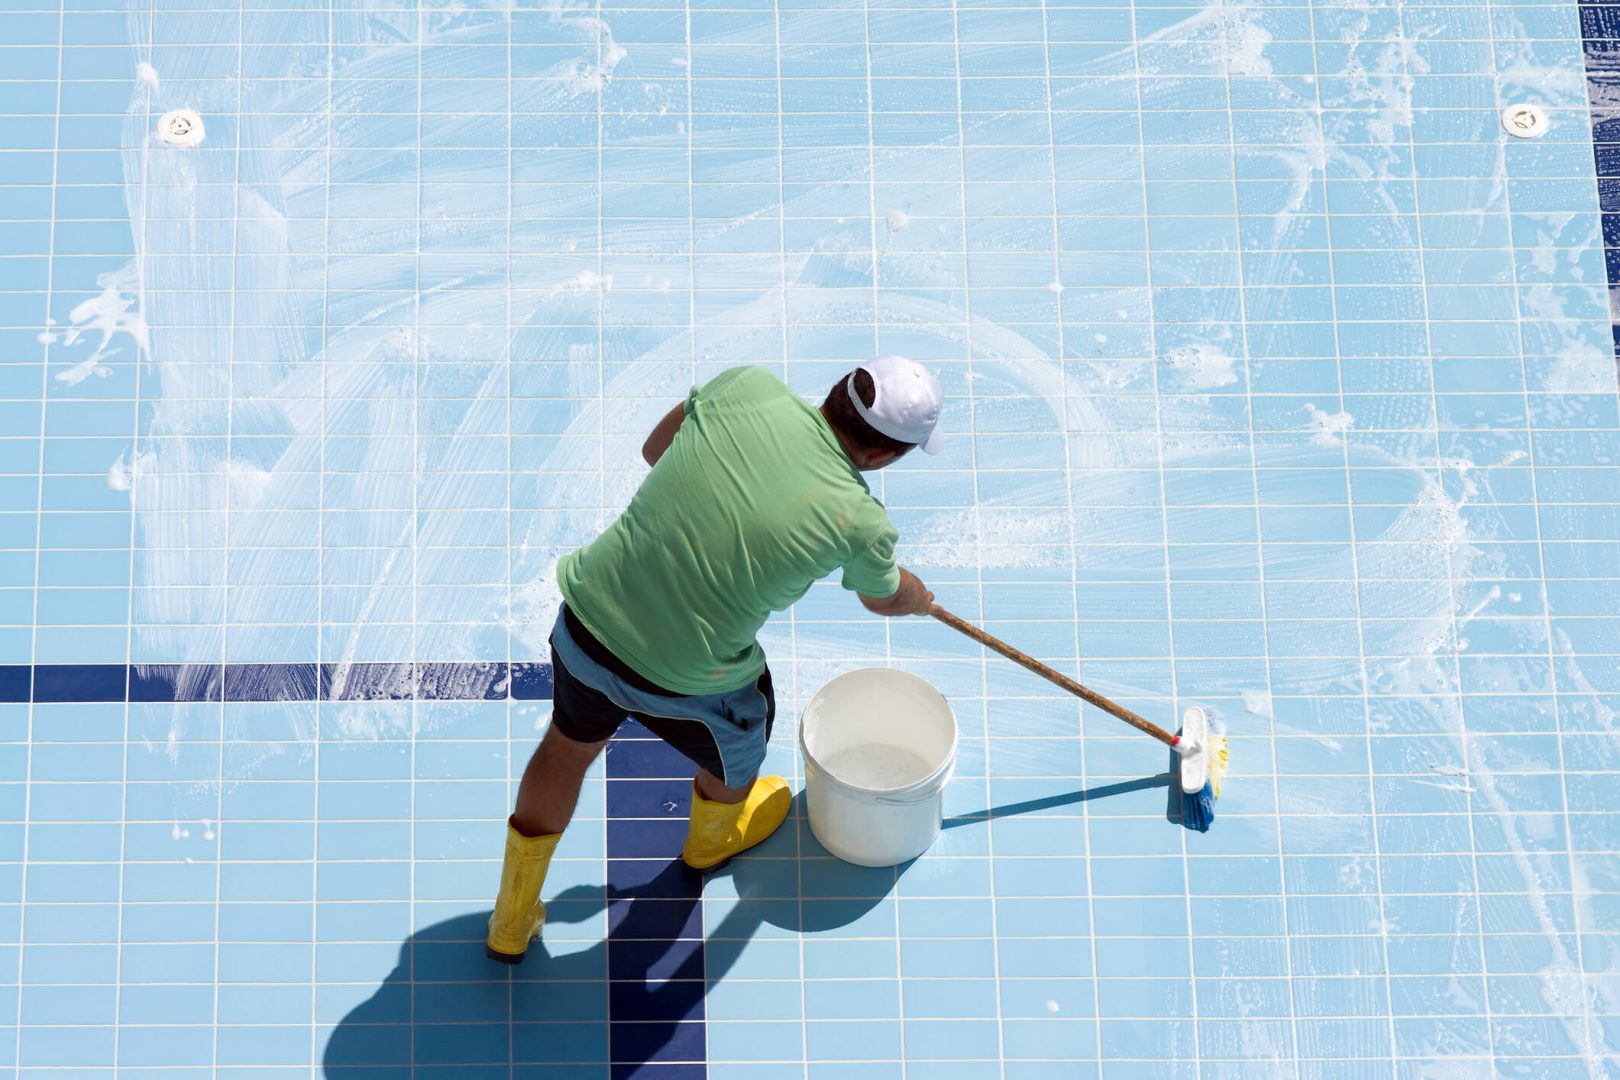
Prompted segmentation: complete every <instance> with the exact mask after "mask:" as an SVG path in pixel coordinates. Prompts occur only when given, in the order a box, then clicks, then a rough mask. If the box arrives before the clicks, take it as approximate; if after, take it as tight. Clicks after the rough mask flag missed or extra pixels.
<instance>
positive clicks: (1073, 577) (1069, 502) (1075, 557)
mask: <svg viewBox="0 0 1620 1080" xmlns="http://www.w3.org/2000/svg"><path fill="white" fill-rule="evenodd" d="M1050 34H1051V11H1050V8H1049V7H1048V4H1047V0H1041V39H1042V40H1041V58H1042V60H1043V62H1044V66H1043V70H1042V75H1043V77H1044V78H1045V81H1046V153H1047V155H1048V157H1049V159H1050V160H1049V162H1048V164H1049V165H1050V166H1051V183H1050V185H1049V186H1048V194H1049V196H1050V198H1051V200H1052V281H1053V283H1054V284H1056V285H1057V289H1056V290H1055V291H1054V297H1053V300H1052V306H1053V318H1054V319H1055V320H1056V324H1057V335H1058V355H1057V363H1058V366H1059V368H1060V370H1061V369H1063V368H1066V367H1067V365H1068V360H1069V349H1068V343H1067V337H1066V335H1065V333H1064V326H1065V324H1066V323H1067V320H1066V319H1065V318H1064V314H1063V288H1064V285H1063V259H1062V248H1063V240H1062V227H1061V223H1060V218H1061V214H1060V212H1059V200H1058V164H1057V158H1058V154H1057V121H1056V120H1055V118H1054V117H1053V115H1052V42H1051V37H1050ZM963 242H964V244H965V243H966V237H965V236H964V237H963ZM1069 391H1070V385H1069V381H1068V376H1067V372H1065V374H1064V379H1063V405H1062V407H1063V415H1062V416H1061V417H1060V418H1059V425H1060V427H1061V429H1062V432H1063V434H1061V435H1060V436H1059V438H1061V440H1062V443H1063V495H1064V508H1065V510H1066V515H1065V516H1066V518H1067V520H1068V533H1069V603H1070V611H1071V615H1072V621H1073V623H1074V656H1075V678H1076V679H1080V680H1084V679H1085V677H1086V673H1085V651H1084V650H1083V649H1082V648H1081V645H1080V566H1079V560H1080V554H1079V551H1080V541H1079V537H1078V536H1077V534H1076V531H1075V525H1074V483H1075V469H1074V462H1073V460H1072V457H1071V448H1070V439H1069V436H1068V430H1069ZM981 614H982V612H981ZM1059 621H1061V620H1059ZM988 692H989V688H988V687H986V693H987V694H988ZM1085 717H1086V713H1085V708H1084V707H1083V706H1078V705H1077V706H1074V718H1075V726H1076V735H1077V737H1078V738H1079V741H1080V787H1081V790H1083V791H1089V790H1091V771H1090V769H1091V761H1090V755H1089V754H1088V753H1086V718H1085ZM988 741H989V733H988V731H986V744H987V746H988ZM989 771H990V770H989V768H988V764H987V766H986V769H985V772H986V774H987V775H988V773H989ZM986 783H987V784H988V780H987V781H986ZM1080 807H1081V810H1082V814H1081V817H1082V819H1083V821H1084V826H1083V828H1084V833H1083V836H1084V841H1085V859H1086V874H1087V878H1088V880H1089V878H1090V873H1091V806H1090V803H1089V802H1087V803H1082V804H1080ZM1086 914H1087V917H1088V918H1089V919H1090V920H1091V926H1090V935H1089V939H1090V953H1091V1008H1092V1013H1093V1016H1092V1038H1094V1039H1095V1040H1096V1042H1097V1044H1096V1046H1095V1047H1094V1048H1093V1050H1094V1053H1093V1057H1095V1059H1096V1061H1097V1068H1098V1069H1099V1070H1101V1069H1102V1061H1103V1057H1102V1045H1103V1027H1102V1013H1103V1010H1102V1004H1101V1002H1102V981H1101V978H1102V977H1101V974H1100V972H1099V969H1098V963H1097V900H1096V897H1095V896H1094V895H1092V893H1091V890H1090V889H1089V888H1088V889H1087V890H1086Z"/></svg>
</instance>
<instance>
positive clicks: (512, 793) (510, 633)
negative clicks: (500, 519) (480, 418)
mask: <svg viewBox="0 0 1620 1080" xmlns="http://www.w3.org/2000/svg"><path fill="white" fill-rule="evenodd" d="M515 11H516V6H515V5H511V6H508V7H507V9H506V11H505V12H504V14H505V16H506V289H505V292H506V296H505V305H504V316H503V318H502V323H503V324H504V329H505V331H506V338H505V342H506V343H505V346H504V348H505V351H506V372H505V379H506V478H507V479H506V484H507V487H506V602H505V604H504V605H503V606H502V611H503V614H504V615H505V617H504V618H503V619H502V620H501V628H502V631H503V633H504V635H505V637H506V645H505V648H504V649H502V652H503V653H504V654H505V656H506V685H507V694H508V697H507V700H506V702H505V703H504V707H503V709H502V717H501V736H502V738H501V745H502V749H503V751H504V753H503V755H502V761H503V763H504V769H505V771H504V772H503V773H502V776H503V777H504V778H505V780H506V790H507V799H506V805H507V806H513V805H515V803H516V802H517V790H516V788H515V787H514V785H513V783H512V765H513V762H512V728H513V722H514V721H515V720H516V719H517V717H519V716H522V715H524V711H523V709H522V708H521V707H520V706H519V705H518V704H517V702H515V701H513V700H512V699H511V697H510V694H511V688H512V680H513V678H514V676H513V674H512V672H513V665H514V664H516V663H517V656H516V655H515V652H516V650H514V649H513V648H512V639H513V637H514V636H515V635H516V625H517V624H516V622H515V621H514V619H513V617H512V615H513V611H512V607H513V605H512V592H513V582H512V541H513V536H512V486H511V485H512V365H513V363H514V361H515V360H516V351H515V350H514V349H513V347H512V343H513V340H514V338H515V335H516V333H517V328H516V327H514V326H513V325H512V176H513V166H512V143H513V141H514V140H513V138H512V126H513V119H512V117H513V112H512V38H513V37H514V36H515V34H516V27H515V26H514V25H513V22H512V16H513V14H514V13H515ZM526 659H527V658H526ZM536 659H538V658H536ZM525 748H527V744H525ZM527 765H528V762H527V760H525V762H524V766H525V768H527ZM496 836H500V837H502V838H503V839H502V851H503V854H504V851H505V843H504V836H505V829H502V830H500V831H499V832H496V831H494V830H491V831H490V838H491V839H494V838H495V837H496ZM497 887H498V883H497ZM541 900H542V902H543V901H544V897H542V898H541ZM493 903H494V902H493V901H491V905H492V906H493ZM506 1020H507V1028H506V1060H507V1066H506V1076H507V1080H517V1068H516V1066H515V1064H514V1063H515V1062H516V1061H517V1038H516V1036H517V1025H516V1020H517V978H516V973H514V972H508V973H507V979H506Z"/></svg>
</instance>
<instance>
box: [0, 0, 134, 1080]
mask: <svg viewBox="0 0 1620 1080" xmlns="http://www.w3.org/2000/svg"><path fill="white" fill-rule="evenodd" d="M66 41H67V0H61V6H60V7H59V8H58V10H57V21H56V117H55V120H54V126H53V129H52V135H51V149H52V153H51V220H50V236H49V240H48V241H47V245H46V246H47V253H46V258H45V313H44V317H45V318H46V319H49V318H51V317H52V316H51V306H52V303H53V302H54V300H55V299H56V275H55V271H56V197H57V194H58V191H59V187H58V180H59V179H60V177H61V174H62V62H63V55H64V53H65V51H66V50H65V45H66ZM42 322H43V320H42ZM50 329H51V324H50V323H45V324H44V325H43V326H42V327H41V330H42V331H49V330H50ZM55 341H56V337H55V334H54V333H52V334H51V336H50V337H49V338H47V339H46V340H45V342H44V343H43V347H42V348H41V350H40V361H39V380H40V386H39V462H38V464H39V483H38V485H37V486H36V487H35V489H34V494H35V500H34V506H35V517H34V595H33V597H32V600H33V618H32V620H31V622H32V624H33V625H32V626H31V628H30V629H29V637H28V654H29V658H30V660H31V661H32V663H33V664H34V665H36V666H37V665H38V664H39V592H40V571H41V566H42V564H43V563H44V552H43V540H44V530H45V418H46V417H47V416H49V415H50V397H51V395H50V389H51V346H52V345H53V344H55ZM137 422H139V418H138V417H137ZM33 685H34V673H33V672H32V671H30V672H29V676H28V687H29V694H28V701H29V704H28V728H27V740H28V752H27V753H28V758H27V762H26V764H25V766H24V768H23V820H22V828H23V834H22V855H21V858H22V875H21V877H22V881H21V883H20V884H19V886H18V896H17V904H18V912H17V978H16V984H17V986H18V987H19V988H20V987H21V986H22V984H23V972H24V971H25V969H26V965H27V959H28V876H29V875H28V867H29V861H28V857H29V855H30V853H31V848H32V845H31V844H30V843H29V837H30V836H31V835H32V834H33V831H34V721H35V720H36V719H38V713H39V707H38V706H37V705H34V704H33V700H34V694H33ZM121 865H122V864H120V866H121ZM120 873H122V871H120ZM120 951H122V950H120ZM16 1016H17V1022H16V1026H15V1027H14V1028H13V1030H15V1031H16V1033H17V1039H16V1043H15V1046H14V1048H13V1054H14V1056H13V1060H14V1062H15V1064H16V1065H18V1066H21V1064H22V1030H23V1026H22V1022H23V1012H22V994H21V992H20V991H19V993H18V994H17V1013H16Z"/></svg>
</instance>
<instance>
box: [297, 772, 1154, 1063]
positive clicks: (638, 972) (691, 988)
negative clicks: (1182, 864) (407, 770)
mask: <svg viewBox="0 0 1620 1080" xmlns="http://www.w3.org/2000/svg"><path fill="white" fill-rule="evenodd" d="M1161 786H1162V787H1172V785H1171V777H1170V776H1169V775H1159V776H1154V777H1148V778H1144V779H1141V780H1133V781H1129V782H1126V783H1121V784H1113V785H1108V786H1104V787H1097V788H1091V789H1089V790H1083V791H1075V792H1071V793H1066V794H1062V795H1056V796H1052V797H1049V798H1044V799H1035V800H1030V801H1028V802H1022V803H1012V804H1008V805H1005V806H999V807H993V808H990V809H987V810H984V811H980V812H978V813H973V814H965V815H961V816H959V817H953V818H949V819H947V820H946V821H945V822H944V828H946V829H954V828H962V827H965V826H970V825H976V824H985V823H987V822H988V821H990V820H991V819H993V818H999V817H1007V816H1011V815H1014V814H1019V813H1032V812H1039V811H1042V810H1049V809H1054V808H1057V807H1060V806H1064V805H1069V804H1073V803H1080V802H1089V801H1092V800H1094V799H1098V798H1103V797H1106V796H1109V795H1119V794H1124V793H1127V792H1132V791H1140V790H1143V789H1147V788H1154V787H1161ZM803 806H804V802H803V794H802V793H801V794H800V795H799V797H798V798H797V799H796V800H795V804H794V811H793V815H792V816H791V817H789V819H788V822H787V826H785V827H784V828H783V829H782V830H781V831H780V832H779V833H777V835H776V836H774V837H772V838H771V839H770V840H768V841H767V842H766V843H765V844H762V845H761V846H760V847H759V848H758V849H756V850H755V852H752V853H750V854H749V855H747V856H743V857H739V858H738V859H736V860H735V861H733V863H732V864H731V868H730V869H729V870H725V871H721V873H722V874H727V873H729V874H730V875H731V878H732V882H733V885H734V886H735V889H736V893H737V901H736V903H735V904H734V906H732V907H731V909H730V910H729V911H728V912H727V913H726V915H725V917H724V918H723V919H722V920H721V921H720V922H719V924H718V925H716V926H714V927H712V928H711V929H710V930H709V933H708V935H707V937H706V938H705V937H704V935H703V916H702V911H701V904H702V898H701V892H702V882H701V881H700V880H699V879H698V875H697V874H696V873H695V872H694V871H692V870H689V869H688V868H687V867H686V865H685V864H684V863H682V862H681V861H680V860H679V859H678V858H677V859H674V860H672V861H671V862H669V863H661V862H658V861H656V860H637V861H636V863H635V865H636V866H640V867H645V869H646V876H645V879H644V880H640V881H637V882H636V883H635V884H633V885H630V886H628V887H620V888H617V889H608V888H603V887H601V886H576V887H574V888H571V889H568V890H566V891H565V892H563V893H562V894H560V895H558V896H557V897H556V898H554V899H552V900H549V901H547V904H546V910H547V919H546V922H547V925H548V926H553V927H555V926H558V925H566V924H569V923H581V922H585V921H587V920H591V919H594V918H596V917H597V916H599V915H601V913H602V911H603V908H604V906H605V907H606V909H607V921H608V933H607V937H606V938H605V939H603V940H601V941H598V942H595V943H592V944H589V945H587V946H586V947H585V948H583V949H581V950H579V951H568V944H567V943H559V944H558V945H557V946H555V951H554V949H553V946H550V945H548V944H547V942H546V941H545V940H544V938H542V939H541V940H540V941H537V942H535V943H534V944H533V945H532V946H531V947H530V949H529V956H528V959H527V960H526V961H525V962H524V964H523V965H522V966H520V967H517V968H510V967H507V966H506V965H504V964H499V963H496V962H494V961H491V960H488V959H486V958H485V956H484V952H483V947H482V946H483V941H484V931H485V925H486V921H487V919H488V913H487V912H474V913H469V914H466V915H458V916H456V917H455V918H452V919H447V920H445V921H444V922H440V923H436V924H435V925H433V926H429V927H427V928H425V929H423V930H421V931H418V932H417V933H415V934H413V935H411V937H410V938H409V939H407V940H406V941H405V942H404V944H403V945H402V946H401V948H400V955H399V961H398V964H397V965H396V966H395V968H394V970H393V971H392V972H391V973H390V974H389V975H388V977H387V978H386V979H384V980H383V983H382V985H381V986H379V987H378V988H377V990H376V992H375V993H374V994H373V995H372V996H371V997H370V998H369V999H367V1000H366V1001H364V1002H362V1003H361V1004H359V1005H357V1006H355V1008H354V1009H352V1010H351V1011H350V1012H349V1014H348V1015H347V1016H345V1017H344V1018H343V1020H342V1022H341V1023H340V1024H339V1025H338V1026H337V1028H336V1029H335V1030H334V1031H333V1032H332V1036H331V1039H330V1040H329V1042H328V1043H327V1047H326V1052H325V1055H324V1058H323V1064H324V1066H325V1072H326V1075H327V1077H328V1078H329V1080H331V1078H337V1077H354V1078H359V1077H365V1078H368V1080H382V1078H388V1080H393V1078H395V1077H398V1078H400V1080H405V1078H407V1077H421V1076H423V1075H430V1076H442V1077H452V1076H453V1077H457V1078H461V1080H484V1078H486V1077H488V1078H489V1080H496V1078H500V1080H507V1078H508V1077H510V1076H512V1075H532V1076H536V1077H544V1078H545V1080H621V1078H623V1080H630V1078H634V1077H637V1076H652V1075H656V1076H657V1077H658V1080H676V1078H685V1077H686V1076H688V1074H689V1075H690V1076H691V1077H693V1078H697V1077H701V1076H703V1075H705V1071H704V1070H705V1066H704V1065H703V1064H701V1063H702V1062H703V1058H704V1041H703V1019H704V1000H705V997H706V995H707V993H708V988H709V986H710V985H712V984H713V983H715V982H718V981H719V980H721V979H722V978H724V977H725V975H726V974H727V972H729V971H730V970H731V969H732V967H733V966H735V964H736V963H737V961H738V960H739V959H740V958H741V957H742V955H743V953H744V951H745V949H746V947H747V944H748V942H749V941H750V940H751V939H752V938H753V937H754V936H755V935H756V934H757V933H758V932H759V931H760V930H761V929H762V928H763V927H765V926H767V925H769V926H773V927H776V928H779V929H781V930H785V931H787V932H789V933H791V934H815V933H819V932H825V931H829V930H835V929H839V928H842V927H846V926H849V925H851V924H852V923H854V922H856V921H857V920H859V919H861V918H862V917H864V916H866V915H867V914H868V913H870V912H871V911H873V910H874V909H875V908H876V907H877V906H878V905H879V904H880V903H881V902H882V901H883V900H884V899H885V898H886V897H888V895H889V894H890V893H892V892H893V891H894V888H895V886H896V884H897V883H898V882H899V880H900V877H901V875H902V874H904V873H905V871H906V870H907V869H908V868H909V866H910V865H911V864H910V863H906V864H902V865H901V866H897V867H885V868H881V869H874V870H868V869H865V868H862V867H855V866H850V865H849V864H847V863H842V862H838V861H837V860H834V859H832V858H831V856H829V855H827V853H826V851H825V849H824V848H822V847H821V845H820V844H819V843H817V842H816V840H815V838H814V836H813V835H812V834H811V832H810V829H809V824H808V822H807V821H806V819H805V817H804V814H803ZM801 853H802V856H801ZM805 860H809V861H813V862H816V863H818V864H822V863H824V864H825V865H817V866H815V868H814V869H811V868H810V867H808V866H806V865H805ZM619 865H620V866H623V865H625V864H623V863H620V864H619ZM811 873H814V874H815V875H817V878H818V881H819V882H820V883H821V884H822V885H823V887H824V889H823V890H818V891H826V890H825V886H826V882H825V880H823V879H825V877H826V876H827V875H828V874H837V875H840V877H841V879H842V880H840V881H839V882H838V883H837V888H836V889H834V890H831V891H835V892H837V893H838V894H840V895H841V896H842V897H844V898H841V899H822V898H819V897H806V896H805V895H804V890H803V888H802V886H801V882H800V876H801V874H803V875H808V874H811ZM610 1018H611V1023H610V1022H609V1020H610ZM682 1063H691V1064H690V1065H684V1064H682ZM649 1065H650V1066H654V1068H653V1069H649V1070H647V1071H642V1070H643V1067H644V1066H649ZM514 1067H517V1068H518V1069H519V1072H518V1073H514V1072H513V1071H512V1070H513V1068H514Z"/></svg>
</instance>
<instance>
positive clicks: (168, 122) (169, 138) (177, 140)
mask: <svg viewBox="0 0 1620 1080" xmlns="http://www.w3.org/2000/svg"><path fill="white" fill-rule="evenodd" d="M157 134H158V138H159V139H161V140H163V142H164V143H165V144H166V145H169V146H196V145H197V144H198V143H200V142H202V141H203V122H202V117H200V116H198V115H197V114H196V113H195V112H193V111H192V110H190V109H171V110H169V111H168V112H166V113H164V114H163V115H162V116H160V117H158V123H157Z"/></svg>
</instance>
